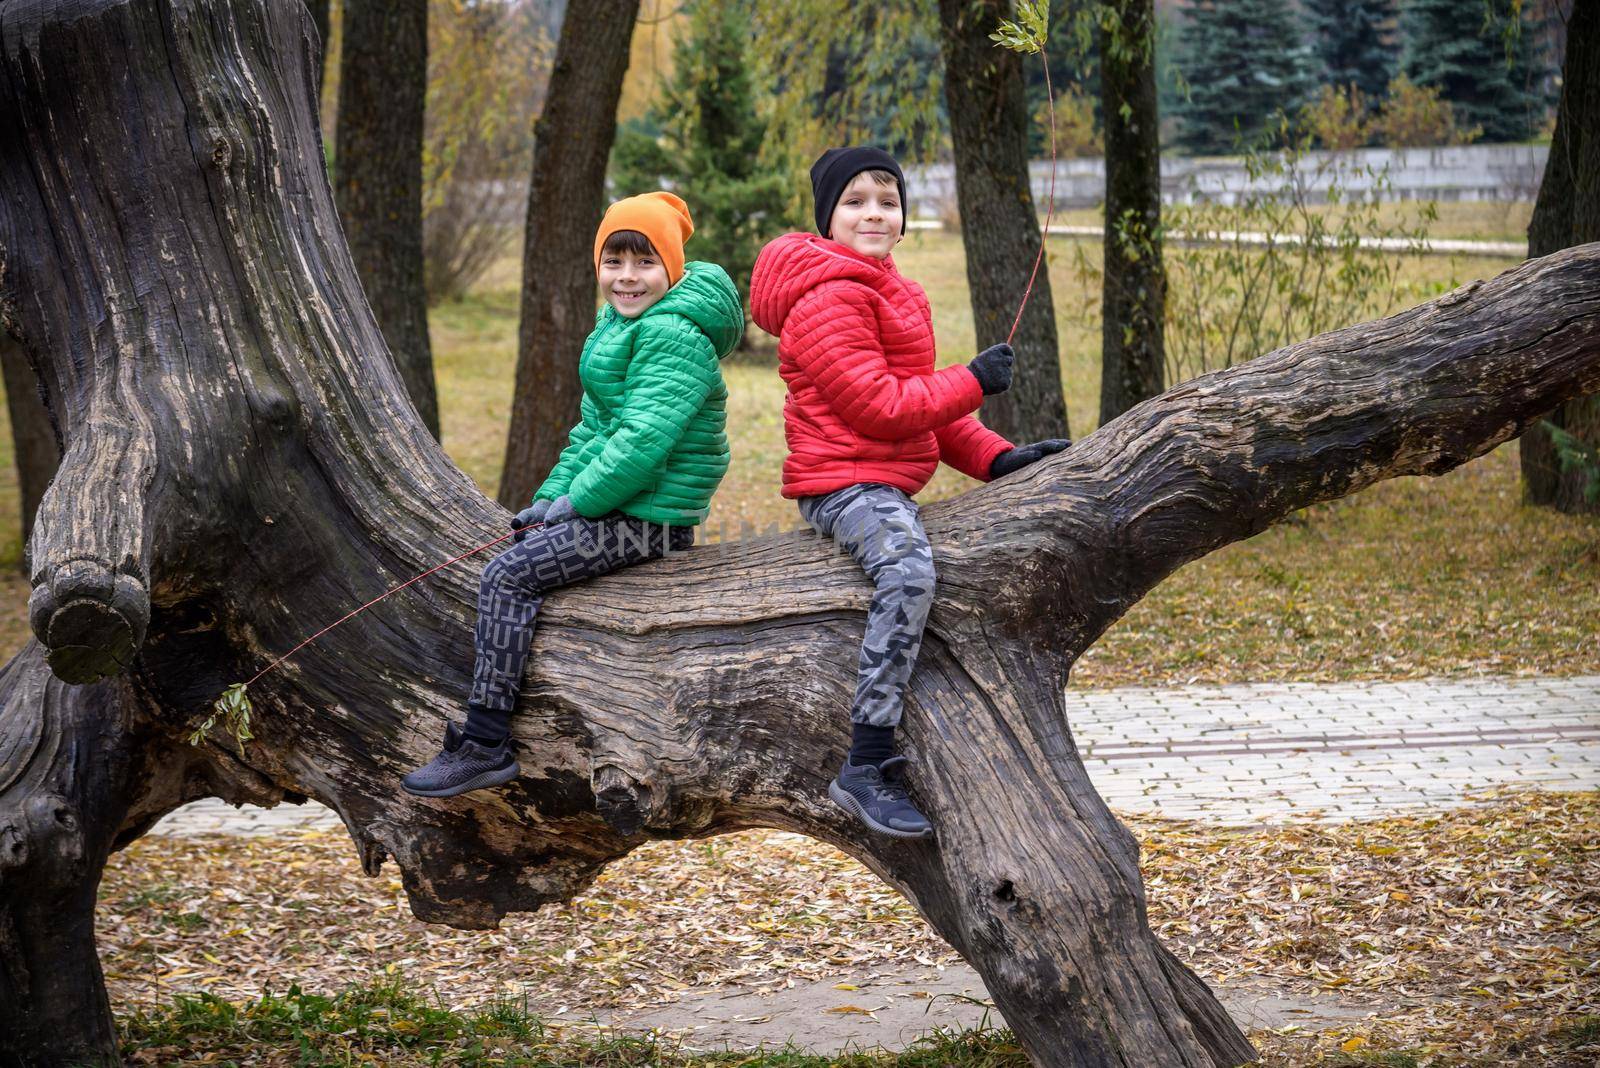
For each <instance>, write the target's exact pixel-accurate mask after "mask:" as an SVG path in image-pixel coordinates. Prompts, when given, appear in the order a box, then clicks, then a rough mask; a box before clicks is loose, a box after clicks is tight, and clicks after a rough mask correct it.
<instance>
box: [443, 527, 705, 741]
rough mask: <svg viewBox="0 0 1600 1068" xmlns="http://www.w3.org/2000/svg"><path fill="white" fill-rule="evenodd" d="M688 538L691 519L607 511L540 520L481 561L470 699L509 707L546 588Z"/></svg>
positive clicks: (684, 544) (673, 547) (675, 547)
mask: <svg viewBox="0 0 1600 1068" xmlns="http://www.w3.org/2000/svg"><path fill="white" fill-rule="evenodd" d="M693 544H694V528H693V527H669V526H663V525H662V524H660V523H650V522H647V521H645V520H643V519H635V518H634V517H633V516H631V515H623V514H622V513H621V512H612V513H611V514H610V515H605V516H601V517H600V518H599V519H585V518H584V517H583V516H577V517H576V518H573V519H569V520H567V521H566V522H563V523H552V524H550V525H549V526H544V527H539V528H537V529H535V530H532V531H530V532H529V533H528V536H527V537H525V538H523V539H522V540H521V541H519V542H517V543H516V544H515V545H513V546H511V548H509V549H507V550H506V551H505V552H503V553H501V554H500V555H499V556H496V557H495V558H494V559H493V560H490V561H489V563H488V564H486V565H485V566H484V569H483V577H482V578H481V579H480V580H479V582H478V625H477V629H476V630H475V632H474V634H473V638H474V644H475V646H476V649H477V656H476V658H475V659H474V661H473V668H472V695H471V697H470V698H469V701H470V702H471V703H472V704H478V705H482V706H483V707H485V708H491V709H495V710H496V711H501V712H509V711H510V710H511V709H512V708H513V707H515V706H516V703H517V693H518V691H520V690H521V689H522V670H523V668H524V667H525V666H526V665H527V663H528V646H529V644H531V643H532V641H533V624H534V620H535V619H536V618H537V617H538V615H539V606H540V605H541V604H543V603H544V595H545V593H546V592H547V591H549V590H553V589H555V588H556V587H558V586H566V585H570V584H571V583H574V582H581V581H582V580H584V579H590V578H594V577H595V576H597V575H604V574H605V573H606V572H608V571H615V570H617V569H618V568H620V567H628V566H630V565H632V564H638V563H643V562H644V561H646V560H654V559H655V558H656V557H658V556H664V555H666V554H667V553H669V552H679V551H681V550H684V549H687V548H689V546H691V545H693Z"/></svg>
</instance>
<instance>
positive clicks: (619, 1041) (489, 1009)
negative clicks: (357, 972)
mask: <svg viewBox="0 0 1600 1068" xmlns="http://www.w3.org/2000/svg"><path fill="white" fill-rule="evenodd" d="M122 1047H123V1048H122V1052H123V1056H124V1057H125V1058H127V1060H128V1061H129V1062H130V1063H133V1064H186V1063H206V1064H225V1065H226V1064H237V1063H240V1062H243V1061H248V1062H249V1063H252V1064H260V1063H268V1064H294V1065H301V1066H305V1068H313V1066H316V1068H321V1066H330V1068H331V1066H344V1065H358V1064H372V1063H378V1064H383V1065H395V1066H400V1068H406V1066H412V1065H440V1064H449V1065H452V1066H460V1068H477V1066H480V1065H507V1066H524V1065H526V1066H535V1065H537V1066H551V1068H554V1066H558V1065H559V1066H572V1068H580V1066H581V1068H691V1066H694V1068H699V1066H706V1068H711V1066H726V1068H734V1066H740V1068H825V1066H839V1068H940V1066H948V1068H1023V1066H1025V1065H1026V1064H1027V1063H1028V1062H1027V1058H1026V1057H1025V1056H1024V1055H1023V1054H1022V1051H1021V1048H1020V1047H1019V1046H1018V1045H1017V1042H1016V1039H1015V1038H1014V1037H1013V1036H1012V1034H1011V1033H1010V1032H1009V1031H1006V1030H1002V1029H998V1028H989V1027H984V1028H978V1029H974V1030H968V1031H939V1032H936V1033H934V1034H931V1035H928V1036H926V1037H924V1038H922V1039H920V1040H919V1041H917V1042H916V1043H915V1044H913V1045H912V1046H911V1047H910V1048H908V1049H907V1050H905V1051H904V1052H901V1053H898V1054H896V1053H887V1052H883V1051H879V1052H863V1053H853V1054H847V1055H843V1056H839V1057H824V1056H816V1055H812V1054H807V1053H804V1052H802V1051H800V1050H799V1049H797V1048H795V1047H793V1046H785V1047H783V1048H780V1049H761V1050H745V1051H732V1052H725V1053H697V1052H687V1051H685V1050H683V1049H682V1048H681V1046H680V1045H679V1044H678V1043H676V1042H674V1041H672V1040H670V1039H658V1038H652V1037H648V1036H646V1037H638V1036H626V1035H609V1034H605V1033H603V1032H602V1033H601V1034H599V1035H598V1036H595V1035H593V1034H589V1033H585V1034H583V1035H581V1036H579V1037H567V1036H565V1035H564V1034H563V1033H562V1032H561V1031H560V1030H556V1029H552V1028H550V1027H548V1026H547V1025H546V1024H545V1023H544V1021H542V1020H541V1019H539V1018H538V1017H537V1016H534V1015H532V1014H530V1013H529V1012H528V1010H527V1007H526V1005H524V1004H521V1003H518V1002H514V1001H497V1002H494V1003H492V1004H489V1005H485V1006H482V1007H479V1008H477V1009H475V1010H472V1011H466V1012H463V1011H455V1010H451V1009H447V1008H443V1007H441V1006H440V1005H438V1004H437V1003H435V1002H431V1001H429V1000H428V999H426V998H423V997H421V996H419V995H417V994H415V993H413V992H410V991H409V990H408V989H407V986H406V984H405V982H404V980H403V979H402V978H400V977H399V976H393V977H387V978H384V979H381V980H378V981H375V982H372V983H369V984H367V985H364V986H357V987H352V988H350V989H348V990H346V991H344V992H343V993H340V994H337V995H334V996H331V997H330V996H325V995H320V994H311V993H307V992H305V991H303V990H301V989H300V988H299V987H298V986H291V987H290V988H289V990H288V992H287V993H284V994H281V995H278V994H266V995H263V996H262V997H260V998H257V999H255V1000H252V1001H246V1002H229V1001H225V1000H223V999H221V998H218V997H214V996H212V995H209V994H200V995H198V996H193V997H191V996H180V997H178V998H175V999H174V1000H173V1002H172V1004H171V1005H170V1006H169V1007H167V1008H166V1009H164V1010H162V1011H160V1012H155V1013H150V1014H138V1015H135V1016H132V1017H130V1018H128V1019H125V1020H123V1021H122Z"/></svg>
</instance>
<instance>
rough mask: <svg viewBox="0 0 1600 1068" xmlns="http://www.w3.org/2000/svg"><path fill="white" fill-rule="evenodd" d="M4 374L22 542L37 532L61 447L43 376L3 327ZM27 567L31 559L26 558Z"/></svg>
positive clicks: (0, 359) (0, 357)
mask: <svg viewBox="0 0 1600 1068" xmlns="http://www.w3.org/2000/svg"><path fill="white" fill-rule="evenodd" d="M0 374H3V375H4V376H5V385H6V409H7V411H8V412H9V414H10V416H11V444H12V447H13V449H14V451H15V459H16V463H17V489H18V491H19V495H20V497H21V502H20V503H21V505H22V544H23V545H27V544H28V538H29V536H30V535H31V534H32V533H33V517H34V514H35V513H36V512H38V510H39V501H40V500H41V499H42V498H43V497H44V491H45V490H46V489H48V488H49V487H50V480H51V479H52V478H55V477H56V466H57V465H58V464H60V462H61V447H60V445H58V444H57V443H56V432H55V428H54V427H52V426H51V425H50V413H49V411H47V410H46V409H45V406H44V398H43V397H42V396H41V395H40V392H39V380H38V378H37V377H36V376H35V375H34V373H33V368H32V367H29V366H28V357H27V355H26V354H25V353H24V352H23V351H22V346H21V345H20V344H18V343H17V341H16V339H15V338H13V337H11V335H9V334H7V333H6V332H5V331H4V330H0ZM23 569H24V570H26V569H27V561H26V560H24V561H23Z"/></svg>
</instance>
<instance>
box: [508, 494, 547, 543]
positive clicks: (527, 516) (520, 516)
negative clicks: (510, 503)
mask: <svg viewBox="0 0 1600 1068" xmlns="http://www.w3.org/2000/svg"><path fill="white" fill-rule="evenodd" d="M549 510H550V502H549V501H534V502H533V503H532V504H530V505H528V507H526V508H524V509H523V510H522V511H520V512H518V513H517V514H516V515H514V516H512V517H511V529H512V530H514V531H516V532H517V536H516V537H515V538H512V539H511V540H512V541H521V540H522V539H523V538H526V537H527V536H528V531H527V528H528V527H531V526H533V525H534V524H536V523H543V522H544V516H545V513H546V512H548V511H549Z"/></svg>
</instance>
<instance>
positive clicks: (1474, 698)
mask: <svg viewBox="0 0 1600 1068" xmlns="http://www.w3.org/2000/svg"><path fill="white" fill-rule="evenodd" d="M1067 717H1068V720H1069V722H1070V723H1071V724H1072V729H1073V733H1074V736H1075V737H1076V738H1077V740H1078V745H1079V746H1080V747H1081V749H1082V751H1083V755H1084V764H1085V766H1087V768H1088V769H1089V775H1090V777H1091V778H1092V779H1093V780H1094V783H1095V785H1096V786H1097V787H1098V788H1099V790H1100V792H1101V793H1102V794H1103V795H1104V797H1105V798H1106V800H1107V801H1108V802H1109V803H1110V804H1111V806H1112V807H1113V808H1116V809H1119V810H1122V811H1126V812H1149V813H1154V814H1160V815H1166V816H1176V817H1184V818H1194V819H1205V820H1211V821H1215V822H1219V823H1263V822H1274V821H1281V820H1304V819H1317V820H1330V821H1332V820H1347V819H1362V818H1372V817H1375V816H1381V815H1385V814H1390V813H1397V812H1405V811H1410V810H1417V809H1426V808H1437V807H1441V806H1447V805H1457V804H1461V803H1463V802H1464V801H1466V800H1468V799H1469V795H1471V794H1475V793H1481V792H1483V791H1485V790H1492V789H1494V788H1496V787H1504V786H1539V787H1541V788H1544V789H1549V790H1589V789H1600V676H1588V677H1582V678H1568V679H1548V678H1534V679H1471V680H1462V681H1456V680H1421V681H1417V682H1395V683H1341V684H1336V685H1328V684H1321V683H1291V684H1250V685H1242V686H1187V687H1181V688H1177V689H1163V690H1148V689H1124V690H1087V691H1077V690H1069V691H1068V694H1067ZM337 825H338V818H337V817H336V816H334V814H333V813H332V812H329V811H328V810H327V809H325V808H322V807H321V806H318V805H306V806H300V807H296V806H292V805H282V806H279V807H278V808H276V809H270V810H269V809H261V808H253V807H247V808H244V809H233V808H231V807H229V806H227V805H225V804H223V803H221V802H219V801H201V802H197V803H195V804H192V805H189V806H186V807H185V808H183V809H181V810H179V811H177V812H174V813H173V814H171V815H170V816H168V817H167V818H166V819H164V820H162V821H161V823H160V824H158V825H157V826H156V828H155V833H157V834H206V833H214V832H222V833H230V834H272V833H277V832H279V831H282V830H292V829H296V828H307V827H330V826H337Z"/></svg>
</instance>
